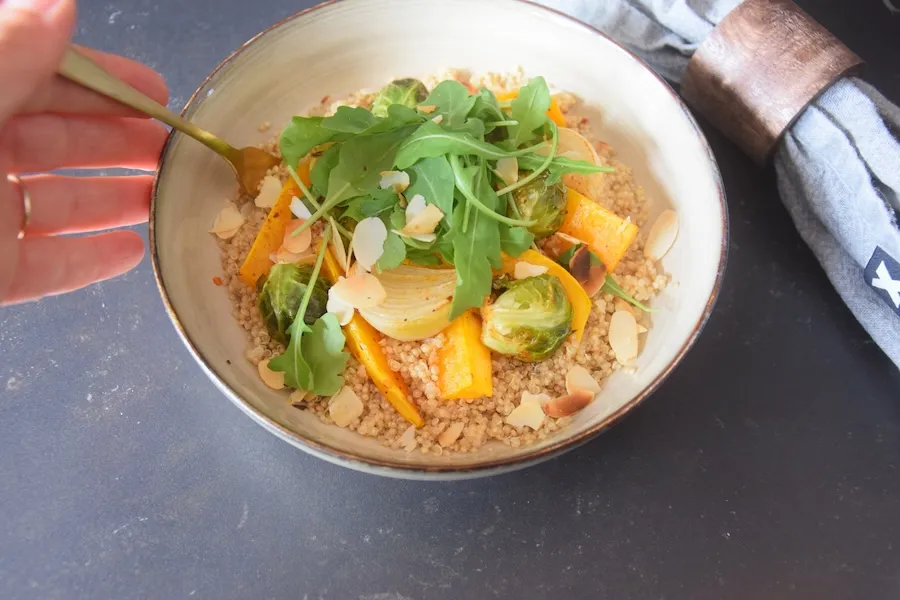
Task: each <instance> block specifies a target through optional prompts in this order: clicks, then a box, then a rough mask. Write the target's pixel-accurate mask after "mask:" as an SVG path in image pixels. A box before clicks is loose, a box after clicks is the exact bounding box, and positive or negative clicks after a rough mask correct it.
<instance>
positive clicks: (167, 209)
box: [150, 0, 728, 479]
mask: <svg viewBox="0 0 900 600" xmlns="http://www.w3.org/2000/svg"><path fill="white" fill-rule="evenodd" d="M473 15H476V16H477V18H476V17H473ZM519 66H521V67H523V68H524V70H525V73H526V75H529V76H532V75H543V76H545V77H546V79H547V81H548V82H550V83H551V85H552V86H554V87H555V88H557V89H560V90H567V91H570V92H573V93H575V94H577V95H578V96H580V97H581V98H582V99H583V100H584V101H585V103H586V104H587V105H589V106H590V107H591V108H592V109H593V112H594V122H593V125H594V129H595V133H596V134H597V135H598V137H600V138H602V139H604V140H605V141H607V142H609V143H610V144H612V146H613V147H614V148H615V149H616V150H617V152H618V154H619V157H620V158H621V159H622V160H623V161H624V162H625V163H626V164H628V165H630V166H631V167H632V169H633V171H634V176H635V178H636V179H637V182H638V183H639V184H641V185H642V186H643V187H644V188H645V190H646V192H647V195H648V197H649V198H651V199H652V201H653V211H654V213H658V212H659V211H660V210H662V209H663V208H665V207H669V206H671V207H674V208H675V210H676V211H677V212H678V214H679V216H680V222H681V228H680V232H679V234H678V238H677V241H676V242H675V245H674V247H673V248H672V250H671V251H670V252H669V253H668V254H667V255H666V257H665V259H664V260H663V262H662V265H663V267H664V269H665V271H666V272H668V273H669V274H671V276H672V284H671V285H670V286H669V287H668V288H667V289H666V291H665V292H664V293H663V294H662V295H660V296H659V297H658V298H656V299H655V300H654V302H653V306H654V307H655V308H657V309H659V312H656V313H653V326H652V328H651V330H650V332H649V334H648V335H647V336H646V342H645V345H644V348H643V350H642V352H641V355H640V357H639V359H638V361H637V372H636V373H635V374H633V375H629V374H626V373H621V372H619V373H616V374H615V375H613V376H612V377H610V378H609V379H608V380H607V381H606V382H605V383H604V385H603V391H602V393H601V394H600V395H599V397H598V399H597V401H595V402H594V403H592V404H591V405H590V406H589V407H588V408H587V409H585V410H584V411H582V412H581V413H579V414H578V415H577V417H576V418H575V420H574V422H573V423H572V424H571V425H570V426H569V427H567V428H565V429H563V430H562V431H560V432H558V433H556V434H554V435H553V436H551V437H549V438H548V439H546V440H545V441H543V442H542V443H540V444H538V445H534V446H528V447H525V448H509V447H506V446H502V445H500V444H497V445H496V446H489V447H487V448H485V449H483V450H481V451H479V452H477V453H472V454H453V455H450V456H440V457H435V456H430V455H423V454H421V453H412V454H407V453H405V452H403V451H398V450H390V449H388V448H385V447H382V446H380V445H379V444H377V443H376V442H375V441H374V440H371V439H368V438H364V437H362V436H359V435H357V434H354V433H352V432H350V431H347V430H344V429H340V428H338V427H335V426H328V425H325V424H323V423H321V422H320V421H318V420H317V419H316V418H315V417H313V416H312V415H310V414H308V413H307V412H302V411H298V410H296V409H294V408H292V407H291V406H290V405H289V403H288V402H287V400H286V398H285V396H284V395H283V394H281V393H275V392H272V391H270V390H269V389H268V388H266V387H265V386H264V385H263V384H262V382H261V381H260V380H259V377H258V376H257V374H256V369H255V367H253V365H251V364H250V363H249V362H248V361H247V360H246V359H245V357H244V351H245V348H246V346H247V339H246V337H245V334H244V332H243V331H242V330H241V329H240V328H239V326H238V325H237V323H236V322H235V320H234V319H233V317H232V314H231V305H230V304H229V301H228V298H227V297H226V293H225V290H224V289H222V288H219V287H216V286H215V285H213V284H212V283H211V279H212V277H213V276H215V275H217V274H219V273H221V266H220V262H219V251H218V248H217V247H216V244H215V242H214V241H213V240H212V239H211V238H210V236H209V234H208V233H207V230H208V229H209V227H210V224H211V223H212V221H213V218H214V217H215V215H216V213H217V211H218V210H219V208H221V206H222V203H223V201H224V200H225V199H226V198H229V197H231V196H232V195H233V193H234V191H235V189H236V184H235V181H234V176H233V175H232V174H231V172H230V171H229V169H228V167H227V166H226V164H225V163H224V162H223V161H222V160H221V159H220V158H218V157H217V156H216V155H214V154H213V153H212V152H210V151H209V150H207V149H206V148H204V147H202V146H201V145H200V144H198V143H197V142H195V141H193V140H191V139H188V138H185V137H184V136H182V135H180V134H175V135H173V136H172V138H171V139H170V140H169V142H168V145H167V146H166V149H165V152H164V155H163V158H162V164H161V168H160V171H159V175H158V177H157V182H156V186H155V190H154V195H153V201H152V207H151V220H150V243H151V250H152V256H153V267H154V271H155V273H156V276H157V281H158V283H159V287H160V291H161V293H162V296H163V300H164V302H165V304H166V307H167V310H168V312H169V315H170V316H171V318H172V321H173V322H174V324H175V326H176V328H177V329H178V331H179V333H180V334H181V336H182V339H183V340H184V342H185V344H186V345H187V347H188V348H189V350H190V351H191V353H192V354H193V355H194V357H195V358H196V359H197V362H198V363H199V364H200V366H201V368H203V370H204V371H205V372H206V373H207V375H208V376H209V377H210V379H212V381H213V382H215V383H216V385H217V386H218V387H219V388H220V389H221V390H222V392H223V393H224V394H225V395H226V396H228V398H229V399H231V401H232V402H234V403H235V404H236V405H237V406H238V407H239V408H241V409H242V410H243V411H244V412H245V413H247V414H248V415H249V416H251V417H252V418H253V419H254V420H256V421H257V422H258V423H260V424H261V425H263V426H264V427H265V428H266V429H268V430H269V431H271V432H273V433H275V434H276V435H278V436H279V437H281V438H282V439H284V440H286V441H288V442H290V443H291V444H294V445H295V446H297V447H298V448H300V449H302V450H305V451H307V452H310V453H312V454H314V455H316V456H319V457H321V458H324V459H326V460H328V461H331V462H334V463H337V464H340V465H343V466H347V467H351V468H354V469H359V470H363V471H368V472H373V473H377V474H381V475H390V476H398V477H409V478H433V479H452V478H465V477H475V476H482V475H489V474H493V473H497V472H501V471H508V470H512V469H516V468H521V467H524V466H527V465H530V464H534V463H536V462H539V461H542V460H545V459H547V458H550V457H552V456H554V455H557V454H559V453H561V452H563V451H565V450H568V449H571V448H573V447H575V446H577V445H578V444H580V443H583V442H584V441H586V440H588V439H590V438H591V437H593V436H594V435H596V434H598V433H599V432H600V431H602V430H603V429H605V428H606V427H607V426H609V425H610V424H612V423H613V422H615V421H617V420H618V419H619V418H620V417H622V416H623V415H624V414H625V413H627V412H628V411H630V410H631V409H633V408H634V407H635V406H636V405H637V404H639V403H640V402H641V401H642V400H643V399H644V398H646V397H647V396H648V395H649V394H650V393H651V392H652V391H653V390H654V389H655V388H656V387H657V386H658V385H659V384H660V383H661V382H662V380H663V379H664V378H665V377H666V375H668V374H669V373H670V372H671V371H672V369H673V368H674V367H675V365H676V364H677V363H678V361H679V360H681V358H682V357H683V356H684V354H685V352H687V350H688V348H689V347H690V346H691V344H692V343H693V342H694V340H695V339H696V337H697V335H698V334H699V333H700V330H701V328H702V326H703V325H704V323H705V322H706V320H707V318H708V317H709V314H710V311H711V310H712V306H713V303H714V301H715V298H716V296H717V293H718V291H719V285H720V283H721V278H722V272H723V268H724V265H725V256H726V248H727V232H728V224H727V223H728V220H727V212H726V206H725V199H724V193H723V189H722V184H721V181H720V178H719V173H718V169H717V167H716V163H715V160H714V159H713V157H712V154H711V152H710V149H709V147H708V145H707V143H706V140H705V139H704V137H703V134H702V133H701V132H700V130H699V128H698V127H697V124H696V123H695V121H694V119H693V118H692V117H691V115H690V113H689V112H688V111H687V109H686V108H685V106H684V105H683V104H682V103H681V101H680V100H679V99H678V97H677V96H676V95H675V93H674V92H673V91H672V90H671V89H670V88H669V87H668V86H667V85H666V84H665V83H664V82H663V80H662V79H660V78H659V77H658V76H657V75H656V74H654V73H653V72H652V71H651V70H650V69H649V68H648V67H647V66H646V65H645V64H644V63H642V62H641V61H640V60H639V59H638V58H636V57H635V56H634V55H632V54H631V53H629V52H628V51H627V50H625V49H624V48H622V47H621V46H619V45H617V44H616V43H615V42H613V41H611V40H610V39H608V38H607V37H605V36H604V35H602V34H601V33H600V32H598V31H596V30H595V29H592V28H591V27H588V26H586V25H584V24H581V23H579V22H577V21H575V20H573V19H571V18H568V17H566V16H564V15H562V14H560V13H556V12H553V11H551V10H548V9H546V8H543V7H540V6H537V5H533V4H530V3H527V2H523V1H520V0H492V1H491V2H484V1H483V0H442V2H440V3H435V2H433V1H432V0H354V1H341V2H332V3H327V4H324V5H320V6H318V7H315V8H313V9H311V10H308V11H305V12H302V13H300V14H298V15H295V16H294V17H291V18H289V19H287V20H285V21H283V22H281V23H279V24H277V25H275V26H273V27H272V28H270V29H268V30H266V31H265V32H263V33H261V34H260V35H258V36H257V37H255V38H253V39H252V40H251V41H250V42H248V43H247V44H246V45H244V46H243V47H242V48H240V49H239V50H238V51H236V52H235V53H234V54H233V55H232V56H230V57H229V58H228V59H226V60H225V61H224V62H223V63H222V64H221V65H219V67H218V68H217V69H216V70H215V71H214V72H213V73H212V74H211V75H210V76H209V78H208V79H207V80H206V82H204V84H203V85H202V86H201V87H200V89H199V90H197V92H196V93H195V94H194V96H193V97H192V98H191V100H190V101H189V102H188V104H187V106H186V108H185V110H184V115H185V117H187V118H189V119H191V120H192V121H195V122H196V123H198V124H199V125H200V126H202V127H204V128H207V129H209V130H210V131H214V132H216V133H217V134H219V135H221V136H222V137H224V138H225V139H227V140H229V141H231V143H233V144H235V145H238V146H243V145H249V144H254V143H257V142H261V141H263V140H264V139H265V138H266V137H267V136H269V135H271V133H269V134H263V133H260V132H259V131H258V129H257V127H258V125H259V124H260V123H262V122H264V121H270V122H271V123H272V124H273V126H274V127H281V126H282V125H284V124H285V123H286V122H287V121H288V120H289V119H290V117H291V116H292V115H295V114H301V113H302V112H304V111H305V110H307V109H308V108H309V107H311V106H313V105H315V104H317V103H318V102H319V101H320V99H321V98H322V96H325V95H330V96H332V97H333V98H338V97H340V96H341V95H345V94H349V93H350V92H353V91H355V90H358V89H361V88H378V87H380V86H381V85H383V84H384V83H385V82H387V81H389V80H390V79H391V78H393V77H396V76H425V75H427V74H430V73H434V72H437V71H439V70H442V69H444V68H448V67H452V68H462V69H469V70H471V71H473V72H486V71H495V72H508V71H513V70H515V69H516V68H517V67H519Z"/></svg>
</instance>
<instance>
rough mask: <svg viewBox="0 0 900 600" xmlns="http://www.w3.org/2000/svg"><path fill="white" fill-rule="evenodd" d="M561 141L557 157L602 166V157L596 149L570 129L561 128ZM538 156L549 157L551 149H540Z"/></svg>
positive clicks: (558, 143) (557, 149) (557, 147)
mask: <svg viewBox="0 0 900 600" xmlns="http://www.w3.org/2000/svg"><path fill="white" fill-rule="evenodd" d="M558 136H559V141H558V142H557V145H556V155H557V156H565V157H566V158H572V159H574V160H583V161H585V162H589V163H591V164H594V165H599V164H600V155H599V154H597V150H596V148H594V146H593V145H592V144H591V143H590V142H589V141H587V139H585V137H584V136H583V135H581V134H580V133H578V132H577V131H575V130H574V129H569V128H568V127H560V128H559V130H558ZM537 153H538V154H541V155H543V156H547V154H549V153H550V147H549V146H544V147H542V148H538V150H537Z"/></svg>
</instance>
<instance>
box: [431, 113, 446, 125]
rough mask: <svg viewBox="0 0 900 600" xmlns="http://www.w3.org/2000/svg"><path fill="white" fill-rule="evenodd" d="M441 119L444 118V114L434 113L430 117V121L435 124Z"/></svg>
mask: <svg viewBox="0 0 900 600" xmlns="http://www.w3.org/2000/svg"><path fill="white" fill-rule="evenodd" d="M443 120H444V115H434V116H433V117H432V118H431V121H432V122H433V123H434V124H435V125H440V124H441V122H442V121H443Z"/></svg>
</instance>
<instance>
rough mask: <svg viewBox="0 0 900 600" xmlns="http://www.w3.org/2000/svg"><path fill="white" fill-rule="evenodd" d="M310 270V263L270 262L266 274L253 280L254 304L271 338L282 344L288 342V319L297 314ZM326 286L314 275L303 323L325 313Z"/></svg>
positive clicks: (320, 278)
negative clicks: (254, 289) (255, 293)
mask: <svg viewBox="0 0 900 600" xmlns="http://www.w3.org/2000/svg"><path fill="white" fill-rule="evenodd" d="M312 272H313V267H312V266H311V265H293V264H277V265H272V269H271V270H270V271H269V274H268V275H266V276H263V277H260V278H259V281H258V282H257V283H256V289H257V291H258V292H259V299H258V301H257V306H258V307H259V312H260V314H261V315H262V318H263V322H264V323H265V324H266V329H267V330H268V332H269V335H270V336H272V339H273V340H276V341H278V342H280V343H282V344H287V343H288V338H289V337H290V333H289V329H290V327H291V323H293V322H294V317H296V316H297V310H298V309H299V308H300V303H301V302H302V301H303V295H304V294H305V293H306V288H307V287H308V286H309V280H310V277H312ZM328 287H329V286H328V283H327V282H326V281H325V279H324V278H322V277H319V278H318V279H316V283H315V285H314V286H313V291H312V296H310V299H309V305H308V306H307V307H306V314H305V315H304V316H303V321H304V322H305V323H306V324H307V325H312V324H313V323H315V322H316V319H318V318H319V317H321V316H322V315H324V314H325V305H326V304H328Z"/></svg>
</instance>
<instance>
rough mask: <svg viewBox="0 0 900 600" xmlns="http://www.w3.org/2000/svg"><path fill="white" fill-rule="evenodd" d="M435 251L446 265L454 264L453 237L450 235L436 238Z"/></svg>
mask: <svg viewBox="0 0 900 600" xmlns="http://www.w3.org/2000/svg"><path fill="white" fill-rule="evenodd" d="M434 248H435V250H437V252H438V254H440V256H441V258H442V259H443V260H444V262H445V263H447V264H450V265H452V264H454V262H455V260H454V256H455V255H454V253H453V236H452V235H449V234H448V235H442V236H438V239H437V242H435V244H434Z"/></svg>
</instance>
